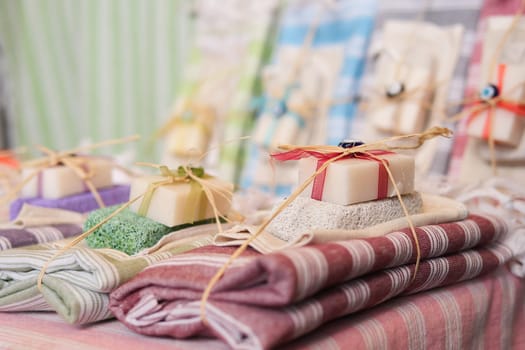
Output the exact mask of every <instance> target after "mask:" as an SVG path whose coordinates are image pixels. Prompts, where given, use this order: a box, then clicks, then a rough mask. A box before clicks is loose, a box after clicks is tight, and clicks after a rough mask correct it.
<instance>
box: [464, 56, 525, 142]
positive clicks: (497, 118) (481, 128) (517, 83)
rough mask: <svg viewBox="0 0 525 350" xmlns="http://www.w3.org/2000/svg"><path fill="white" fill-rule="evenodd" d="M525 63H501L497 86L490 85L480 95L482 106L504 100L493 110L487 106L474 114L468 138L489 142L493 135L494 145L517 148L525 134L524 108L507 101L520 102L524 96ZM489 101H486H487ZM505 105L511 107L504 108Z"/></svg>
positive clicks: (524, 106)
mask: <svg viewBox="0 0 525 350" xmlns="http://www.w3.org/2000/svg"><path fill="white" fill-rule="evenodd" d="M524 77H525V64H522V65H521V66H520V65H507V64H499V65H498V69H497V83H496V84H487V85H486V86H485V87H484V88H483V89H482V90H481V92H480V98H481V101H480V102H479V103H478V105H479V104H484V103H487V102H488V101H489V100H490V99H492V98H496V97H498V96H502V97H503V99H502V100H500V102H497V103H496V104H495V106H494V107H488V108H486V109H483V110H481V111H479V112H476V111H475V109H476V108H477V107H476V106H474V107H473V110H474V112H473V113H472V114H471V116H470V119H469V121H468V129H467V133H468V135H469V136H472V137H476V138H481V139H485V140H488V139H489V137H490V136H492V138H493V139H494V141H495V142H497V143H499V144H502V145H507V146H512V147H516V146H517V145H519V143H520V141H521V138H522V135H523V133H524V132H525V114H521V112H520V111H522V112H523V111H525V105H522V106H521V107H520V106H519V105H517V104H516V106H515V107H517V108H512V103H513V102H510V104H509V103H506V102H505V101H520V100H521V99H522V98H523V96H525V94H524V93H525V86H524V85H523V80H524ZM484 100H486V101H487V102H485V101H484ZM505 104H506V105H507V106H509V107H510V108H505Z"/></svg>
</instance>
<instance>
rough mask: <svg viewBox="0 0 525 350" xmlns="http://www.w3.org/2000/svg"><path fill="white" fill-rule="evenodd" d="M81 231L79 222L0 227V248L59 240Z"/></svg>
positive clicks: (76, 234)
mask: <svg viewBox="0 0 525 350" xmlns="http://www.w3.org/2000/svg"><path fill="white" fill-rule="evenodd" d="M81 233H82V225H81V224H78V225H77V224H59V225H48V226H36V227H26V228H16V227H10V228H0V250H6V249H10V248H16V247H23V246H28V245H33V244H40V243H48V242H53V241H59V240H61V239H65V238H69V237H74V236H78V235H79V234H81Z"/></svg>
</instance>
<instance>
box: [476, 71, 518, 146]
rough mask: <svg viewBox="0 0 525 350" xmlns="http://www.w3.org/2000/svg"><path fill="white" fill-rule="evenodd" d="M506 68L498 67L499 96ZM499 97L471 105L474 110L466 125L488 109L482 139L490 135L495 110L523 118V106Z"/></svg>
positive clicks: (478, 101)
mask: <svg viewBox="0 0 525 350" xmlns="http://www.w3.org/2000/svg"><path fill="white" fill-rule="evenodd" d="M506 68H507V65H505V64H499V65H498V72H497V73H498V78H497V79H498V82H497V88H498V91H499V94H500V96H501V94H502V91H503V85H504V78H505V71H506ZM500 96H495V97H493V98H492V99H490V100H488V101H486V100H482V99H480V100H477V101H475V102H474V103H473V107H474V108H475V109H476V110H474V111H472V113H471V114H470V116H469V118H468V121H467V125H469V124H470V123H471V122H472V121H473V120H474V119H475V118H476V117H478V116H479V115H480V114H481V112H483V111H485V110H487V109H488V115H487V119H485V124H484V125H483V134H482V137H483V138H484V139H489V138H490V134H491V133H492V122H491V121H492V119H493V118H494V109H495V108H501V109H504V110H507V111H509V112H512V113H514V114H516V116H525V104H520V103H516V102H512V101H508V100H505V99H503V98H501V97H500ZM477 106H481V108H476V107H477Z"/></svg>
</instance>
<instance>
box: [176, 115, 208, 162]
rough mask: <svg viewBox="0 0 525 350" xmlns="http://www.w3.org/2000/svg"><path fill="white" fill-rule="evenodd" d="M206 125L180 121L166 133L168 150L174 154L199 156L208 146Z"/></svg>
mask: <svg viewBox="0 0 525 350" xmlns="http://www.w3.org/2000/svg"><path fill="white" fill-rule="evenodd" d="M208 141H209V137H208V135H207V132H206V127H205V126H203V125H202V124H199V123H198V122H194V123H190V122H188V123H180V125H177V126H176V127H174V128H173V130H172V131H171V132H170V134H169V135H168V141H167V148H168V152H170V153H171V154H173V155H176V156H192V155H197V156H200V155H202V154H204V153H205V152H206V150H207V148H208Z"/></svg>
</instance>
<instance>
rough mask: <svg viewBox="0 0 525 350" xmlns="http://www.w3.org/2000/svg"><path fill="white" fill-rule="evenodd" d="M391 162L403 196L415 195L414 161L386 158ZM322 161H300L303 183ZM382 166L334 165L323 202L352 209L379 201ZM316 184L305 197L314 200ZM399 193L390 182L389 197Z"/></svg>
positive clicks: (359, 161) (360, 163)
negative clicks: (350, 206) (313, 192)
mask: <svg viewBox="0 0 525 350" xmlns="http://www.w3.org/2000/svg"><path fill="white" fill-rule="evenodd" d="M380 158H383V159H385V160H387V161H388V163H389V169H390V171H391V172H392V175H393V177H394V179H395V182H396V185H397V187H398V189H399V191H400V192H401V194H407V193H411V192H413V191H414V158H413V157H410V156H406V155H402V154H396V153H394V154H389V155H382V156H380ZM317 162H318V160H317V159H316V158H314V157H308V158H303V159H301V160H299V183H300V184H301V183H303V182H304V181H305V180H306V179H307V178H308V177H309V176H311V175H312V174H313V173H314V172H315V171H316V168H317ZM378 181H379V163H378V162H377V161H375V160H363V159H357V158H350V159H343V160H338V161H336V162H332V163H330V164H329V165H328V167H327V168H326V177H325V181H324V187H323V190H322V197H321V200H322V201H325V202H330V203H335V204H340V205H349V204H353V203H360V202H366V201H370V200H376V199H379V198H378ZM312 188H313V182H312V183H311V184H310V185H309V186H308V187H306V189H305V190H304V191H303V192H302V193H301V195H302V196H307V197H311V196H312ZM395 195H396V191H395V189H394V186H393V185H392V182H391V181H390V180H388V189H387V193H386V196H387V197H392V196H395Z"/></svg>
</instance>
